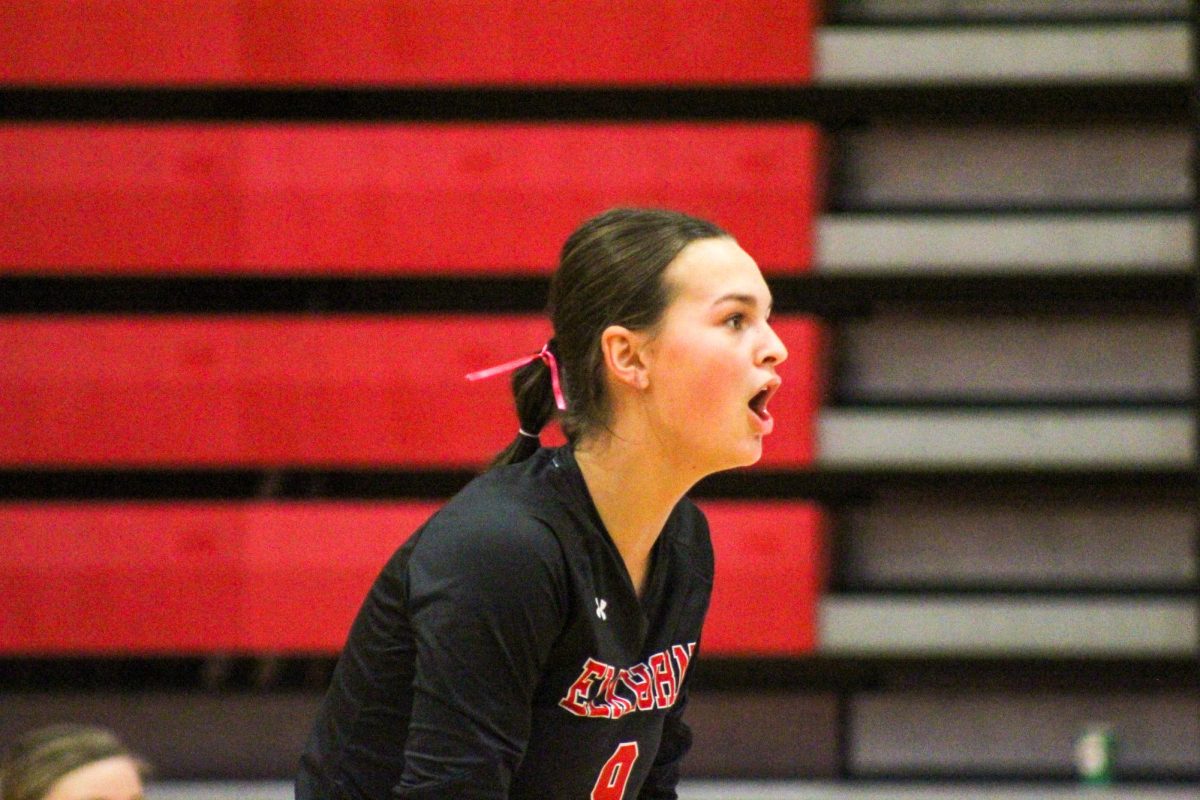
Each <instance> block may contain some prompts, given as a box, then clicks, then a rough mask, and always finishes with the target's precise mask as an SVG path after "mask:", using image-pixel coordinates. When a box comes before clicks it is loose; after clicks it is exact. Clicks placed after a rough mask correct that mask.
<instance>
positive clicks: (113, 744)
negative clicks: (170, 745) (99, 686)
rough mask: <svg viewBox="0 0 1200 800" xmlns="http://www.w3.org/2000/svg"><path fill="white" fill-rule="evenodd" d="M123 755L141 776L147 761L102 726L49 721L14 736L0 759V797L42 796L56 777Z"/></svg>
mask: <svg viewBox="0 0 1200 800" xmlns="http://www.w3.org/2000/svg"><path fill="white" fill-rule="evenodd" d="M116 756H126V757H128V758H131V759H133V761H134V763H135V764H136V765H137V770H138V774H139V775H140V776H141V777H142V778H145V777H146V775H147V774H148V773H149V770H150V768H149V765H148V764H147V763H146V762H145V761H143V760H142V759H140V758H138V757H137V756H135V755H134V754H133V753H131V752H130V751H129V749H128V748H126V747H125V745H124V744H123V743H122V742H121V740H120V739H118V738H117V736H116V734H114V733H113V732H112V731H110V730H108V729H106V728H100V727H95V726H91V725H75V724H63V725H51V726H49V727H45V728H39V729H37V730H34V731H31V732H29V733H27V734H25V735H24V736H22V737H21V738H20V739H18V740H17V741H16V742H15V743H14V744H13V745H12V747H11V748H9V750H8V752H7V753H6V754H5V757H4V760H3V761H2V762H0V800H42V798H43V797H45V796H46V794H47V793H48V792H49V791H50V789H51V787H52V786H54V784H55V782H57V781H58V779H59V778H62V777H63V776H64V775H66V774H67V773H69V772H74V771H75V770H77V769H79V768H80V767H85V766H87V765H88V764H92V763H94V762H96V761H103V760H104V759H106V758H114V757H116Z"/></svg>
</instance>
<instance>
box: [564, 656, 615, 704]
mask: <svg viewBox="0 0 1200 800" xmlns="http://www.w3.org/2000/svg"><path fill="white" fill-rule="evenodd" d="M611 671H612V667H610V666H609V665H608V664H602V663H600V662H599V661H597V660H596V659H594V658H589V659H588V660H587V663H586V664H584V665H583V672H581V673H580V674H579V677H578V678H576V679H575V683H573V684H571V688H570V689H568V690H567V694H566V696H565V697H563V699H562V700H559V701H558V704H559V705H560V706H562V707H563V708H565V709H566V710H567V711H570V712H571V713H572V714H574V715H575V716H577V717H587V716H592V715H591V714H590V713H589V704H588V695H589V694H591V692H592V684H593V683H595V682H596V681H597V680H598V679H602V678H603V677H604V676H605V675H606V674H608V673H610V672H611Z"/></svg>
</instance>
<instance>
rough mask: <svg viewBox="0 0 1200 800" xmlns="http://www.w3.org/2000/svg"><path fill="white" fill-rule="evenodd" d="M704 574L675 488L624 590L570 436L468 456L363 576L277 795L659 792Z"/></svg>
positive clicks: (684, 740) (673, 745)
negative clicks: (494, 460)
mask: <svg viewBox="0 0 1200 800" xmlns="http://www.w3.org/2000/svg"><path fill="white" fill-rule="evenodd" d="M629 491H631V492H636V491H637V487H636V486H631V487H629ZM712 576H713V557H712V545H711V543H710V541H709V533H708V525H707V523H706V521H705V519H704V516H703V514H702V513H701V512H700V510H699V509H697V508H696V507H695V505H693V504H692V503H691V502H690V501H688V500H686V499H685V500H682V501H681V502H680V503H679V504H678V505H677V506H676V507H675V508H674V509H673V510H672V512H671V515H670V517H669V519H668V520H667V524H666V526H665V527H664V529H663V532H662V534H661V535H660V536H659V539H658V541H657V543H656V544H655V546H654V550H653V552H652V560H651V566H650V572H649V575H648V578H647V582H646V587H645V590H644V593H643V596H642V597H641V598H640V599H639V598H638V597H637V595H636V593H635V591H634V587H633V585H632V583H631V581H630V578H629V573H628V571H627V570H626V568H625V565H624V562H623V561H622V559H621V556H620V554H619V553H618V552H617V548H616V546H615V545H614V544H613V541H612V539H610V538H609V536H608V533H607V532H606V531H605V528H604V525H603V524H602V523H601V521H600V517H599V515H598V514H597V512H596V509H595V506H594V505H593V503H592V500H591V497H590V495H589V494H588V491H587V487H586V485H585V484H584V481H583V477H582V475H581V474H580V472H579V467H578V465H577V464H576V463H575V459H574V455H573V453H572V451H571V449H570V447H562V448H558V449H542V450H539V451H538V452H537V453H536V454H535V455H533V456H532V457H531V458H529V459H528V460H526V461H524V462H521V463H519V464H513V465H510V466H507V467H500V468H497V469H493V470H491V471H489V472H487V473H485V474H484V475H482V476H480V477H479V478H477V479H475V480H474V481H472V482H471V483H470V484H469V485H468V486H467V487H466V488H464V489H463V491H462V492H460V493H459V494H458V495H457V496H456V497H455V498H454V499H452V500H451V501H450V502H449V503H447V504H446V506H445V507H443V508H442V509H441V510H440V511H438V512H437V513H436V514H435V515H434V516H433V517H431V518H430V520H429V521H428V522H426V523H425V524H424V525H423V526H422V527H421V528H420V529H419V530H418V531H417V532H416V533H414V534H413V536H412V537H411V538H410V539H409V541H408V542H406V543H405V544H404V546H403V547H401V548H400V549H399V550H398V551H397V552H396V554H395V555H394V556H393V557H392V558H391V559H390V560H389V561H388V563H387V565H386V566H385V567H384V568H383V571H382V572H381V574H380V575H379V577H378V578H377V579H376V581H375V583H374V585H373V586H372V588H371V590H370V592H369V594H368V595H367V598H366V600H365V601H364V603H363V606H362V608H361V610H360V611H359V613H358V616H357V618H356V619H355V621H354V624H353V626H352V628H351V630H350V635H349V639H348V641H347V643H346V646H345V649H344V650H343V652H342V655H341V658H340V659H339V661H338V665H337V668H336V669H335V671H334V674H333V679H332V681H331V685H330V688H329V692H328V694H327V695H326V697H325V700H324V704H323V705H322V707H321V709H320V712H319V714H318V717H317V720H316V725H315V728H314V731H313V733H312V736H311V738H310V740H309V744H308V746H307V748H306V751H305V753H304V755H303V756H302V758H301V769H300V774H299V776H298V778H297V781H296V797H297V798H298V800H309V798H339V799H341V798H410V799H412V800H416V799H417V798H420V799H421V800H430V799H431V798H456V799H465V798H512V799H513V800H516V799H517V798H522V799H524V798H537V800H551V799H553V800H573V799H574V798H595V799H596V800H620V798H628V799H629V800H633V798H674V797H675V796H676V794H675V785H676V783H677V781H678V777H679V763H680V761H681V759H682V758H683V755H684V754H685V753H686V751H687V749H688V747H689V746H690V744H691V733H690V731H689V729H688V727H687V725H686V724H685V723H684V721H683V719H682V713H683V709H684V706H685V705H686V697H687V681H686V677H687V675H688V673H689V671H690V666H691V664H692V661H693V660H694V659H695V657H696V654H697V646H698V643H699V641H700V631H701V626H702V623H703V619H704V615H705V612H706V611H707V609H708V602H709V595H710V593H711V589H712Z"/></svg>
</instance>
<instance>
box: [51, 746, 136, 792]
mask: <svg viewBox="0 0 1200 800" xmlns="http://www.w3.org/2000/svg"><path fill="white" fill-rule="evenodd" d="M141 796H142V781H141V777H140V776H139V775H138V769H137V764H136V763H135V762H134V761H133V759H131V758H129V757H128V756H113V757H112V758H106V759H103V760H101V761H93V762H92V763H90V764H85V765H84V766H82V767H79V768H78V769H75V770H73V771H71V772H68V773H67V774H66V775H64V776H62V777H61V778H59V779H58V780H57V781H56V782H55V783H54V785H53V786H51V787H50V791H49V793H48V794H47V795H46V798H45V800H134V798H140V797H141Z"/></svg>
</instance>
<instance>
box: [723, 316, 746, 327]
mask: <svg viewBox="0 0 1200 800" xmlns="http://www.w3.org/2000/svg"><path fill="white" fill-rule="evenodd" d="M725 326H726V327H727V328H730V329H731V330H735V331H740V330H741V329H742V328H744V327H745V326H746V315H745V314H743V313H742V312H740V311H738V312H736V313H734V314H730V315H729V316H728V317H726V318H725Z"/></svg>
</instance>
